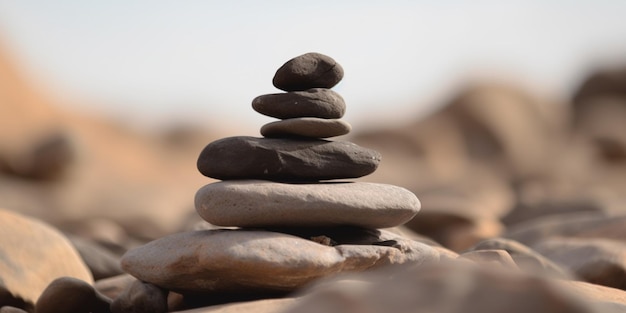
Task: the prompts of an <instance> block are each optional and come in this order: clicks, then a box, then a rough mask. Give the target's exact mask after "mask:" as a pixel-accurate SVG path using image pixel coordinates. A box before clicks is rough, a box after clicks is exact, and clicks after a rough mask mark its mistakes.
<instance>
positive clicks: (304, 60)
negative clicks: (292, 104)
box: [272, 52, 343, 91]
mask: <svg viewBox="0 0 626 313" xmlns="http://www.w3.org/2000/svg"><path fill="white" fill-rule="evenodd" d="M342 78H343V68H342V67H341V65H339V63H337V62H336V61H335V60H333V58H331V57H329V56H327V55H323V54H321V53H317V52H309V53H305V54H303V55H300V56H297V57H295V58H293V59H291V60H289V61H287V62H286V63H285V64H283V65H282V66H281V67H280V68H279V69H278V70H277V71H276V74H274V78H273V79H272V83H273V84H274V86H275V87H276V88H278V89H281V90H284V91H295V90H304V89H308V88H313V87H320V88H332V87H333V86H335V85H336V84H337V83H339V81H341V79H342Z"/></svg>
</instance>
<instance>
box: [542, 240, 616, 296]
mask: <svg viewBox="0 0 626 313" xmlns="http://www.w3.org/2000/svg"><path fill="white" fill-rule="evenodd" d="M533 248H534V249H535V250H537V251H538V252H539V253H541V254H543V255H545V256H546V257H547V258H548V259H550V260H552V261H553V262H555V263H557V264H559V265H561V266H563V267H564V268H566V269H568V270H569V271H571V272H572V273H574V274H575V275H576V277H579V278H580V279H581V280H584V281H587V282H590V283H594V284H598V285H603V286H607V287H613V288H619V289H622V290H624V289H626V243H624V242H619V241H615V240H609V239H598V238H550V239H546V240H544V241H542V242H540V243H538V244H537V245H534V246H533Z"/></svg>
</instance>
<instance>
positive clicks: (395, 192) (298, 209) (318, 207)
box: [195, 180, 420, 228]
mask: <svg viewBox="0 0 626 313" xmlns="http://www.w3.org/2000/svg"><path fill="white" fill-rule="evenodd" d="M195 205H196V210H197V212H198V214H199V215H200V216H201V217H202V218H203V219H204V220H206V221H207V222H209V223H211V224H214V225H219V226H239V227H266V226H293V227H300V226H338V225H353V226H361V227H365V228H385V227H393V226H398V225H400V224H403V223H404V222H406V221H408V220H410V219H411V218H413V216H415V214H417V212H419V210H420V202H419V200H418V199H417V197H416V196H415V195H414V194H413V193H412V192H410V191H408V190H406V189H404V188H401V187H397V186H393V185H385V184H376V183H366V182H336V183H319V184H284V183H276V182H269V181H263V180H237V181H222V182H216V183H212V184H208V185H206V186H204V187H202V188H201V189H200V190H199V191H198V192H197V194H196V199H195Z"/></svg>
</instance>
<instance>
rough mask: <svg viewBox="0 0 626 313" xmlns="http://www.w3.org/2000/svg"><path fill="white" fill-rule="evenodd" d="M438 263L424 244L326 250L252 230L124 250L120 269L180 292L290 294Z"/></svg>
mask: <svg viewBox="0 0 626 313" xmlns="http://www.w3.org/2000/svg"><path fill="white" fill-rule="evenodd" d="M431 260H433V261H434V260H438V254H437V252H436V251H435V250H433V249H432V248H431V247H429V246H427V245H422V244H416V245H414V246H412V249H409V250H404V251H403V250H401V249H399V248H395V247H388V246H375V245H363V246H359V245H341V246H335V247H329V246H325V245H321V244H318V243H316V242H313V241H310V240H306V239H302V238H299V237H295V236H291V235H287V234H281V233H275V232H268V231H255V230H206V231H194V232H183V233H176V234H173V235H169V236H166V237H162V238H160V239H157V240H155V241H152V242H149V243H147V244H146V245H143V246H140V247H138V248H135V249H132V250H130V251H128V252H127V253H126V254H125V255H124V256H123V257H122V268H123V269H124V270H125V271H126V272H128V273H129V274H131V275H133V276H135V277H136V278H138V279H139V280H141V281H144V282H149V283H152V284H154V285H157V286H159V287H161V288H165V289H168V290H171V291H175V292H180V293H199V292H224V293H226V292H230V293H237V294H245V293H259V292H289V291H293V290H294V289H296V288H299V287H302V286H303V285H305V284H307V283H310V282H311V281H313V280H315V279H318V278H320V277H324V276H328V275H333V274H337V273H340V272H344V271H363V270H367V269H371V268H376V267H379V266H384V265H390V264H402V263H406V262H412V263H416V264H419V263H421V262H425V261H431Z"/></svg>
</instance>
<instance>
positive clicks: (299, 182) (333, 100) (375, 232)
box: [122, 53, 439, 296]
mask: <svg viewBox="0 0 626 313" xmlns="http://www.w3.org/2000/svg"><path fill="white" fill-rule="evenodd" d="M342 77H343V69H342V68H341V66H340V65H339V64H337V63H336V62H335V61H334V60H333V59H332V58H330V57H328V56H325V55H322V54H318V53H307V54H304V55H301V56H299V57H296V58H294V59H292V60H290V61H288V62H287V63H285V64H284V65H283V66H282V67H281V68H279V69H278V71H277V72H276V75H275V77H274V80H273V83H274V86H276V87H277V88H279V89H281V90H283V91H286V92H285V93H277V94H269V95H262V96H259V97H257V98H255V99H254V100H253V102H252V106H253V108H254V109H255V110H256V111H258V112H260V113H262V114H265V115H268V116H271V117H276V118H279V119H281V120H280V121H276V122H272V123H268V124H266V125H264V126H263V127H262V128H261V134H262V135H263V136H264V138H255V137H246V136H236V137H229V138H224V139H220V140H217V141H214V142H212V143H210V144H208V145H207V146H206V147H205V148H204V150H203V151H202V152H201V153H200V156H199V158H198V164H197V165H198V169H199V171H200V172H201V173H202V174H203V175H205V176H208V177H211V178H215V179H219V180H222V181H220V182H215V183H211V184H208V185H206V186H204V187H202V188H201V189H200V190H199V191H198V192H197V194H196V198H195V205H196V210H197V212H198V214H199V215H200V216H201V217H202V218H203V219H204V220H206V221H207V222H209V223H211V224H213V225H217V226H224V227H231V228H232V227H234V228H235V229H218V230H203V231H192V232H186V233H179V234H174V235H171V236H168V237H165V238H161V239H158V240H156V241H153V242H150V243H148V244H146V245H144V246H142V247H139V248H136V249H134V250H131V251H129V252H128V253H127V254H126V255H125V256H124V257H123V259H122V267H123V268H124V269H125V270H126V271H127V272H128V273H130V274H132V275H133V276H135V277H137V278H138V279H139V280H141V281H144V282H147V283H151V284H155V285H157V286H159V287H160V288H163V289H166V290H174V291H177V292H179V293H182V294H193V295H194V296H197V295H198V294H201V295H202V294H207V293H209V294H224V293H226V294H265V293H284V292H290V291H293V290H295V289H297V288H299V287H301V286H303V285H305V284H307V283H309V282H311V281H312V280H314V279H317V278H321V277H324V276H328V275H332V274H336V273H339V272H344V271H363V270H367V269H370V268H374V267H378V266H380V265H384V264H400V263H405V262H408V261H412V262H421V261H427V260H429V261H430V260H436V259H438V258H439V255H438V253H437V251H436V250H434V249H433V248H431V247H430V246H427V245H424V244H421V243H418V242H415V241H412V240H409V239H405V238H402V237H400V236H398V235H395V234H393V233H391V232H388V231H384V230H380V229H381V228H388V227H394V226H398V225H401V224H403V223H405V222H406V221H408V220H410V219H411V218H413V216H414V215H415V214H416V213H417V212H418V211H419V209H420V203H419V201H418V199H417V197H415V195H414V194H413V193H411V192H410V191H408V190H406V189H404V188H400V187H396V186H392V185H385V184H375V183H366V182H355V181H345V180H346V179H354V178H358V177H362V176H365V175H368V174H370V173H372V172H374V171H375V170H376V168H377V167H378V164H379V162H380V159H381V156H380V154H379V153H378V152H376V151H373V150H370V149H366V148H363V147H360V146H358V145H356V144H354V143H351V142H346V141H330V140H324V139H321V138H328V137H335V136H339V135H344V134H347V133H348V132H349V131H350V125H349V124H348V123H346V122H344V121H341V120H340V118H341V117H342V116H343V114H344V112H345V103H344V101H343V99H342V97H341V96H340V95H339V94H337V93H335V92H334V91H332V90H330V88H332V87H333V86H335V85H336V84H337V83H338V82H339V81H340V80H341V79H342ZM337 180H341V181H337Z"/></svg>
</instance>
